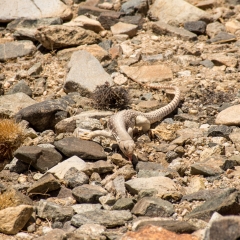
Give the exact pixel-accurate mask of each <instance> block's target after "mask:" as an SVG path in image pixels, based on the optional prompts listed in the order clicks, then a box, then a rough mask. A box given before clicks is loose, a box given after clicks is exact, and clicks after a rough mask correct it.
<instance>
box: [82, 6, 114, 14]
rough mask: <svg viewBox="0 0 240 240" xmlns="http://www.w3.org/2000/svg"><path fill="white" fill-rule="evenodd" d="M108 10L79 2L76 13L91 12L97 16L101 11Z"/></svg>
mask: <svg viewBox="0 0 240 240" xmlns="http://www.w3.org/2000/svg"><path fill="white" fill-rule="evenodd" d="M108 11H109V10H106V9H103V8H98V7H95V6H89V5H87V4H80V6H79V8H78V15H85V14H86V13H87V14H91V15H94V16H99V15H100V14H101V13H103V12H108Z"/></svg>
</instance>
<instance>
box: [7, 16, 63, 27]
mask: <svg viewBox="0 0 240 240" xmlns="http://www.w3.org/2000/svg"><path fill="white" fill-rule="evenodd" d="M60 24H62V19H61V18H59V17H49V18H41V19H26V18H18V19H16V20H14V21H12V22H10V23H9V24H8V25H7V29H9V30H16V29H18V28H21V29H22V28H28V29H29V28H31V29H37V28H39V27H42V26H49V25H60Z"/></svg>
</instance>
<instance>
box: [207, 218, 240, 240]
mask: <svg viewBox="0 0 240 240" xmlns="http://www.w3.org/2000/svg"><path fill="white" fill-rule="evenodd" d="M239 237H240V217H239V216H226V217H219V218H218V219H216V220H213V221H211V224H210V227H209V228H208V229H207V230H206V232H205V236H204V240H219V239H226V240H227V239H239Z"/></svg>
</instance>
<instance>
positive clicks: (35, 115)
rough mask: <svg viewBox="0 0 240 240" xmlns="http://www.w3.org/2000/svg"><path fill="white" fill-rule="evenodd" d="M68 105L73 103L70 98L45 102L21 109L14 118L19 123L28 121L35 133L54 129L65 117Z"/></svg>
mask: <svg viewBox="0 0 240 240" xmlns="http://www.w3.org/2000/svg"><path fill="white" fill-rule="evenodd" d="M69 103H73V100H70V98H60V99H54V100H46V101H43V102H39V103H35V104H32V105H30V106H28V107H25V108H23V109H21V110H20V111H19V112H18V113H17V114H16V116H15V117H16V119H17V120H19V121H20V120H26V121H28V122H29V123H30V124H31V126H32V127H33V128H34V129H35V130H37V131H41V132H42V131H44V130H47V129H54V126H55V125H56V124H57V123H58V122H59V121H61V120H62V119H63V118H66V117H67V115H68V112H67V109H68V105H69Z"/></svg>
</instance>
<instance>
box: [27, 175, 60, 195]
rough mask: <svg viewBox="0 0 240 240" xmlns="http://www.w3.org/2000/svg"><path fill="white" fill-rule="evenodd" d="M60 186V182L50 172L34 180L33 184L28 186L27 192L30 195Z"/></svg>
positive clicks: (49, 190)
mask: <svg viewBox="0 0 240 240" xmlns="http://www.w3.org/2000/svg"><path fill="white" fill-rule="evenodd" d="M60 187H61V184H60V182H59V181H58V180H57V179H56V178H55V177H54V176H53V175H52V174H51V173H47V174H46V175H44V176H43V177H42V178H40V179H39V180H38V181H36V182H34V183H33V185H32V186H31V187H30V188H28V190H27V193H28V194H30V195H35V194H44V193H47V192H51V191H54V190H57V189H59V188H60Z"/></svg>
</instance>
